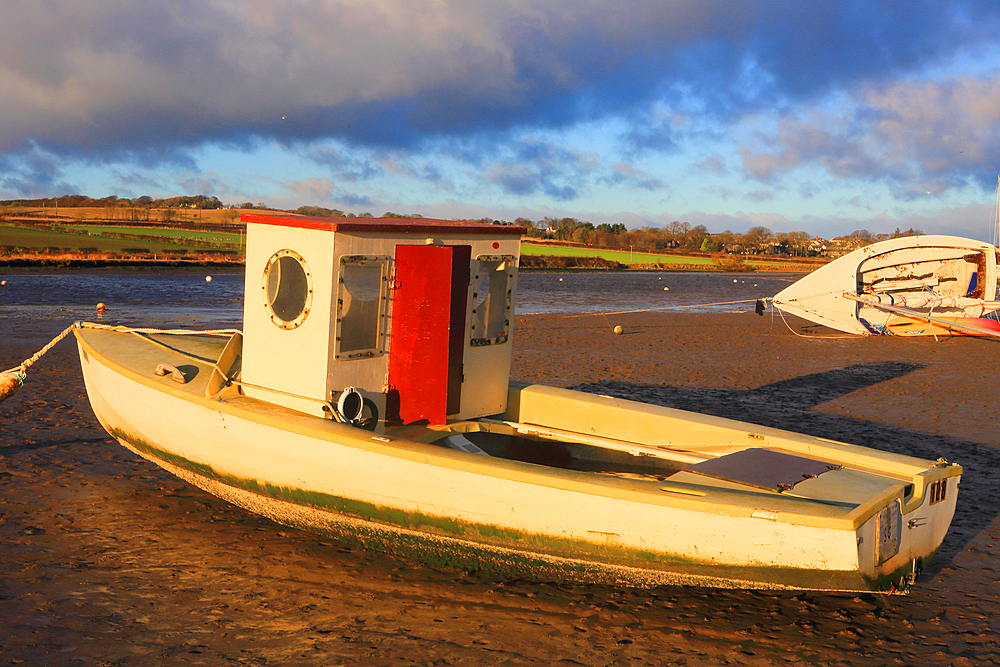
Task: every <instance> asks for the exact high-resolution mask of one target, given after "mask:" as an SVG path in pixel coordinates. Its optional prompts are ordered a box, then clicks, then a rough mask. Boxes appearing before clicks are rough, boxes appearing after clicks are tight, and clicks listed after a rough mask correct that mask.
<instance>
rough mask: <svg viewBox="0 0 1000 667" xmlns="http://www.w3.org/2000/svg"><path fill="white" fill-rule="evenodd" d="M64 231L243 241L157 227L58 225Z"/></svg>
mask: <svg viewBox="0 0 1000 667" xmlns="http://www.w3.org/2000/svg"><path fill="white" fill-rule="evenodd" d="M60 227H65V228H66V229H71V230H76V231H85V232H87V233H88V234H90V235H91V236H101V235H103V234H134V235H135V236H159V237H164V236H167V237H170V238H174V239H200V240H202V241H215V242H217V243H230V244H233V245H236V244H239V243H241V242H242V240H243V235H242V234H240V233H239V232H235V231H234V232H232V233H227V232H206V231H202V230H200V229H189V228H185V229H168V228H165V227H162V228H161V227H157V228H154V229H150V228H149V227H110V226H109V227H102V226H100V225H60Z"/></svg>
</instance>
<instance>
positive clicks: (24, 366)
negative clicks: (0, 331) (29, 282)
mask: <svg viewBox="0 0 1000 667" xmlns="http://www.w3.org/2000/svg"><path fill="white" fill-rule="evenodd" d="M74 329H105V330H108V331H116V332H120V333H133V334H137V335H138V334H167V335H183V334H202V335H206V336H232V335H233V334H236V333H242V332H241V331H240V330H239V329H208V330H205V331H192V330H190V329H156V328H151V327H126V326H123V325H113V324H97V323H96V322H74V323H73V324H71V325H70V326H68V327H66V329H65V330H64V331H62V332H61V333H60V334H59V335H58V336H56V337H55V338H53V339H52V340H51V341H49V343H48V344H47V345H45V347H43V348H42V349H40V350H38V352H35V353H34V354H33V355H31V356H30V357H28V358H27V359H25V360H24V361H22V362H21V363H20V364H19V365H17V366H14V367H13V368H8V369H7V370H5V371H0V402H2V401H3V400H4V399H6V398H8V397H10V396H12V395H13V394H14V393H15V392H17V390H18V389H20V388H21V387H22V386H24V380H25V378H26V377H27V371H28V369H29V368H30V367H31V365H32V364H34V363H35V362H36V361H38V360H39V359H41V358H42V356H44V355H45V354H46V353H47V352H48V351H49V350H51V349H52V348H53V347H55V346H56V345H57V344H58V343H59V341H61V340H62V339H63V338H65V337H66V336H68V335H69V334H70V333H72V331H73V330H74ZM147 340H149V341H150V342H151V343H157V341H154V340H152V339H147ZM157 344H158V343H157ZM181 354H183V353H181Z"/></svg>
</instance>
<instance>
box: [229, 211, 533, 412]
mask: <svg viewBox="0 0 1000 667" xmlns="http://www.w3.org/2000/svg"><path fill="white" fill-rule="evenodd" d="M242 220H243V222H245V223H246V226H247V248H246V278H245V280H246V291H245V299H244V302H245V305H244V313H243V358H242V378H241V381H242V387H243V390H244V392H245V393H246V394H247V395H248V396H252V397H255V398H259V399H262V400H265V401H268V402H270V403H274V404H278V405H282V406H284V407H288V408H292V409H295V410H298V411H301V412H305V413H308V414H314V415H321V416H328V417H334V418H337V419H340V420H344V421H348V422H351V423H363V424H364V425H365V426H366V427H368V428H371V429H373V430H382V429H384V427H385V425H386V424H387V423H388V424H390V425H392V424H410V423H420V422H423V423H427V424H430V425H436V424H444V423H446V422H447V421H448V420H453V419H454V420H462V419H472V418H476V417H482V416H487V415H495V414H498V413H501V412H503V411H504V410H505V409H506V407H507V405H506V404H507V388H508V381H509V375H510V360H511V346H512V336H511V333H512V332H511V323H512V321H513V304H514V294H515V291H516V283H517V262H518V253H519V249H520V239H521V234H522V233H523V231H524V230H523V229H522V228H520V227H512V226H504V225H491V224H483V223H466V222H451V221H444V220H428V219H380V218H324V217H302V216H274V215H260V214H246V213H245V214H243V216H242ZM333 411H336V413H334V412H333Z"/></svg>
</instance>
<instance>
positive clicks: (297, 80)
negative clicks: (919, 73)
mask: <svg viewBox="0 0 1000 667" xmlns="http://www.w3.org/2000/svg"><path fill="white" fill-rule="evenodd" d="M6 9H7V16H6V18H5V21H4V22H3V27H0V63H2V64H0V87H2V89H3V90H4V91H5V94H4V96H3V100H2V101H0V116H2V117H3V118H4V123H3V124H2V127H0V151H8V152H9V151H19V150H23V149H24V148H25V147H26V146H27V142H29V141H31V140H34V141H36V142H38V144H39V145H42V146H45V147H47V148H50V149H52V150H57V151H59V152H61V153H63V152H70V153H81V154H87V153H108V152H111V153H115V154H118V155H133V156H137V157H139V158H141V159H147V160H148V159H151V156H155V155H170V153H169V148H170V147H173V146H182V147H183V146H191V145H197V144H200V143H202V142H206V141H209V142H224V143H233V144H237V145H239V144H241V143H242V142H248V141H250V140H251V138H252V137H269V138H273V139H277V140H279V141H284V142H308V141H313V140H316V139H320V138H324V137H334V138H339V139H342V140H344V141H347V142H349V143H352V144H355V145H366V146H400V147H405V146H414V145H416V144H417V143H419V142H420V141H421V140H424V139H426V138H427V137H429V136H430V137H434V136H447V137H455V136H468V135H471V134H475V133H478V132H483V131H488V132H495V131H498V130H504V129H509V128H516V127H524V126H534V127H561V126H566V125H570V124H574V123H577V122H579V121H581V120H583V119H588V118H601V117H605V116H608V115H614V114H620V113H624V112H626V111H629V110H633V109H635V108H641V107H642V106H643V105H646V104H650V103H652V102H653V101H656V100H666V101H667V102H668V103H669V104H672V105H679V106H688V107H691V106H693V107H695V108H697V109H700V110H701V111H702V112H703V113H705V114H710V115H713V116H717V117H719V118H734V117H737V116H739V115H740V114H742V113H745V112H746V111H747V110H748V109H752V108H761V107H764V106H772V107H773V106H774V105H775V104H781V103H787V102H789V101H794V100H801V99H808V98H810V97H815V96H817V95H819V94H821V93H823V92H825V91H827V90H829V89H831V88H832V87H836V86H839V85H843V84H845V83H850V84H851V85H856V84H857V82H859V81H868V82H872V83H877V82H881V81H886V80H889V79H891V78H892V77H895V76H897V75H898V74H899V73H900V72H906V71H911V70H913V69H914V68H916V67H918V66H921V65H922V64H924V63H926V62H928V61H930V60H932V59H937V58H942V57H945V56H947V55H949V54H950V53H952V52H953V51H955V50H956V49H959V48H973V47H974V46H975V44H977V43H978V42H981V41H982V40H984V39H989V40H993V39H995V34H996V29H997V26H998V21H997V17H998V12H1000V9H998V7H997V5H996V3H993V2H989V3H987V2H982V3H980V2H973V1H970V0H966V1H952V2H944V3H942V2H907V3H896V2H874V3H873V2H870V0H864V1H852V2H839V3H808V2H807V3H803V2H800V1H794V2H793V1H790V0H789V1H779V0H772V1H764V0H758V1H757V2H753V1H747V2H741V3H732V2H729V1H728V0H727V1H725V2H723V1H722V0H701V1H698V2H695V1H693V0H689V1H678V2H670V3H649V2H645V1H644V0H643V1H639V0H636V1H633V2H616V3H603V2H596V0H595V1H593V2H581V3H573V4H572V5H571V6H570V5H564V4H563V3H546V2H526V3H517V4H508V3H496V2H494V1H493V0H462V1H461V2H459V1H458V0H454V1H452V2H431V1H430V0H426V1H425V2H419V1H418V2H409V3H403V2H399V3H347V2H343V3H337V2H333V3H315V2H307V1H306V0H291V1H289V2H283V3H277V4H276V3H272V2H269V1H266V0H245V1H243V2H235V1H232V0H229V1H227V0H214V1H211V0H209V1H205V0H201V1H196V0H186V1H184V0H181V1H178V0H169V1H167V0H145V1H135V0H132V1H129V0H106V1H104V2H101V3H87V4H86V5H82V4H80V3H75V2H72V1H70V0H63V1H61V2H60V1H54V2H44V3H41V2H39V3H16V5H15V7H14V8H11V7H7V8H6ZM632 140H633V142H635V143H636V144H637V145H640V144H641V145H650V144H652V145H655V146H656V147H657V148H659V149H661V150H668V149H670V148H671V146H672V138H671V135H670V134H669V133H667V132H665V131H663V129H662V127H660V128H659V129H657V128H656V127H655V126H654V125H649V124H647V125H646V126H645V128H643V126H642V124H641V123H639V124H638V127H637V129H636V130H635V134H634V137H633V139H632ZM165 148H166V149H168V152H167V153H163V152H162V151H163V150H164V149H165Z"/></svg>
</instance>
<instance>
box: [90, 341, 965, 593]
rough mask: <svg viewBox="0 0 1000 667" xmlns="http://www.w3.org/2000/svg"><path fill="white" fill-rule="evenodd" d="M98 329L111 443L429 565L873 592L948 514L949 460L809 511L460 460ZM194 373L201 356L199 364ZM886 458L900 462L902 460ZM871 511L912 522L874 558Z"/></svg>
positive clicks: (102, 398) (673, 485) (669, 422)
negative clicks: (216, 381)
mask: <svg viewBox="0 0 1000 667" xmlns="http://www.w3.org/2000/svg"><path fill="white" fill-rule="evenodd" d="M115 335H117V336H120V337H122V338H123V340H124V339H128V338H129V336H128V335H127V334H124V335H122V334H113V333H109V332H94V331H87V330H81V331H78V339H79V342H80V349H81V362H82V367H83V375H84V378H85V381H86V385H87V391H88V394H89V396H90V400H91V403H92V406H93V408H94V411H95V413H96V415H97V417H98V419H99V420H100V422H101V423H102V425H103V426H104V427H105V428H106V429H107V430H108V432H109V433H111V434H112V435H113V436H114V437H115V438H117V439H118V441H119V442H121V443H122V444H123V445H125V446H126V447H128V448H129V449H131V450H132V451H134V452H136V453H138V454H139V455H141V456H143V457H145V458H147V459H149V460H151V461H153V462H155V463H157V464H158V465H160V466H162V467H164V468H165V469H167V470H169V471H170V472H172V473H174V474H176V475H178V476H179V477H182V478H183V479H186V480H188V481H190V482H191V483H193V484H196V485H197V486H199V487H201V488H203V489H205V490H207V491H209V492H210V493H213V494H215V495H217V496H219V497H221V498H223V499H225V500H227V501H230V502H233V503H235V504H237V505H240V506H242V507H245V508H247V509H248V510H250V511H253V512H256V513H259V514H262V515H265V516H269V517H271V518H273V519H275V520H276V521H279V522H281V523H285V524H289V525H295V526H299V527H303V528H307V529H311V530H318V531H321V532H325V533H332V534H335V535H338V536H340V537H342V538H345V539H353V540H357V541H360V542H362V543H364V544H366V545H373V544H377V545H380V546H381V547H382V548H387V549H392V550H394V551H398V550H404V551H406V552H408V553H411V554H412V555H414V556H416V557H418V558H421V559H424V560H428V561H431V562H441V563H446V564H450V565H453V566H457V567H460V568H467V569H476V570H491V571H496V572H497V573H498V574H504V573H505V574H507V575H514V576H531V577H535V578H541V579H553V578H555V579H561V578H571V579H575V580H582V581H603V582H612V583H618V584H621V583H624V584H628V585H659V584H708V585H714V586H736V587H749V588H792V589H796V588H807V589H828V590H869V589H876V590H887V589H892V588H895V587H899V586H900V583H901V581H900V580H901V577H903V575H904V574H905V573H907V572H908V571H910V570H911V569H912V568H914V567H915V563H918V562H919V561H921V560H922V559H926V558H928V557H930V556H931V555H932V554H933V553H934V552H935V551H936V550H937V548H938V547H939V545H940V543H941V541H942V540H943V538H944V535H945V533H946V531H947V528H948V525H949V524H950V521H951V518H952V514H953V512H954V506H955V497H956V496H957V485H958V481H959V476H958V473H960V469H957V470H954V469H951V470H936V469H930V470H927V471H925V472H920V473H916V474H915V475H914V477H913V480H914V483H911V494H910V496H904V495H902V494H901V493H898V492H895V491H891V490H889V491H886V492H885V496H886V497H884V498H880V499H877V504H878V505H879V506H878V507H875V506H874V505H871V506H869V504H866V505H864V506H862V505H859V506H858V507H855V508H846V509H845V507H844V506H843V505H846V504H847V503H840V504H839V505H838V503H826V504H824V503H820V504H819V505H820V507H819V510H817V508H816V503H813V502H810V501H808V500H806V499H803V498H801V497H797V496H796V495H795V494H779V493H767V494H765V493H762V492H760V491H759V490H752V489H750V490H748V489H745V488H733V485H725V484H723V485H720V486H715V487H713V486H711V485H708V486H699V485H698V484H692V483H690V482H689V481H685V480H684V479H682V478H683V477H684V475H689V473H683V474H682V475H680V476H679V477H678V478H677V480H678V481H675V478H673V477H671V478H668V479H667V480H666V481H665V482H658V481H652V482H651V481H646V480H628V479H620V478H616V477H608V476H605V475H599V474H596V473H587V472H576V471H571V470H554V469H551V468H548V467H546V466H541V465H534V464H530V463H523V462H519V461H510V460H503V459H498V458H495V457H485V456H476V455H472V454H467V453H464V452H458V451H454V450H450V449H447V448H444V447H440V446H437V445H433V444H425V443H423V442H419V441H416V440H407V439H406V438H403V437H396V436H394V435H392V434H388V435H386V436H383V435H378V434H375V433H371V432H368V431H365V430H362V429H358V428H354V427H351V426H348V425H345V424H340V423H336V422H333V421H330V420H325V419H322V418H318V417H313V416H309V415H305V414H301V413H296V412H294V411H292V410H288V409H285V408H281V407H277V406H273V405H269V404H267V403H264V402H262V401H259V400H257V399H252V398H248V397H245V396H241V395H238V394H237V393H236V392H233V393H232V394H230V395H229V396H227V397H226V398H224V400H219V399H218V398H207V397H205V396H204V395H203V394H202V393H199V392H198V391H196V389H197V387H196V386H195V387H194V389H192V388H191V387H187V386H179V385H177V384H176V383H172V382H171V380H170V379H169V378H168V377H163V378H161V377H155V376H152V375H146V374H145V373H143V372H138V371H136V370H134V369H132V368H129V367H128V362H127V359H128V358H129V356H130V355H133V356H135V354H134V353H133V352H131V351H130V350H129V349H128V347H127V346H128V344H129V343H130V341H128V340H124V343H119V342H118V341H116V340H112V339H110V338H108V337H109V336H115ZM140 344H141V342H140ZM122 345H124V347H121V348H120V349H119V346H122ZM121 350H124V351H121ZM173 361H174V362H175V363H176V360H173ZM139 367H141V366H139ZM209 372H210V371H209V369H208V367H205V368H204V369H203V372H202V373H201V375H202V376H203V377H207V375H208V373H209ZM192 384H193V385H196V384H197V383H192ZM532 391H533V390H532V389H530V388H529V389H528V390H524V391H522V392H521V395H522V399H521V401H522V403H521V408H520V409H521V412H522V413H527V412H528V407H527V406H530V405H532V404H531V403H529V399H530V400H536V401H538V405H545V404H546V401H556V400H558V401H562V402H563V403H565V404H567V405H568V406H569V408H570V409H569V410H568V412H569V413H576V414H581V413H592V414H593V415H594V418H595V419H601V417H600V411H601V410H613V411H617V412H615V414H616V415H617V419H616V420H614V421H613V422H612V423H614V422H618V423H627V422H629V421H643V422H645V423H647V424H648V425H651V428H653V430H657V429H661V430H662V429H671V428H672V427H673V425H676V424H680V423H682V422H683V423H684V424H685V428H687V429H689V430H690V437H691V438H693V439H695V440H697V437H698V436H697V434H698V433H706V434H708V433H711V434H712V438H715V440H712V442H715V441H716V440H717V439H718V434H717V433H716V432H723V433H730V435H729V436H727V437H730V438H731V439H732V440H733V441H734V442H737V443H739V442H744V443H745V440H746V438H747V437H748V436H747V432H746V428H747V426H746V425H743V424H739V423H736V422H727V421H726V420H719V419H714V418H707V417H703V416H698V415H686V413H679V412H678V411H672V410H668V409H665V408H654V407H652V406H645V405H641V404H633V403H630V402H627V401H620V400H614V401H612V400H611V399H602V398H599V397H594V396H590V395H584V394H577V393H575V392H568V391H565V390H544V391H542V390H539V392H538V395H537V396H535V394H533V393H532ZM513 395H514V396H515V398H516V396H517V395H518V394H517V393H516V392H515V394H513ZM533 396H534V398H532V397H533ZM573 401H577V402H578V404H573ZM602 401H603V402H604V403H603V404H602V403H601V402H602ZM567 402H568V403H567ZM523 417H524V414H522V418H523ZM692 419H693V420H694V426H693V427H692V426H691V422H692ZM550 426H553V427H559V426H560V424H551V425H550ZM754 428H755V429H756V430H757V432H758V434H763V435H758V434H750V435H752V436H753V437H756V438H760V439H762V440H763V439H766V440H767V441H769V442H770V441H773V442H774V443H777V445H778V446H781V443H782V439H783V438H785V439H787V443H786V444H785V446H786V447H787V448H789V449H791V448H792V447H793V446H795V447H798V448H800V450H801V449H802V448H803V447H804V448H805V449H811V450H812V451H814V452H818V453H820V454H823V455H829V453H830V452H831V451H834V452H841V453H842V454H843V455H845V456H846V455H847V454H848V453H851V452H853V450H854V449H858V450H860V448H852V447H851V446H849V445H839V444H837V443H832V444H831V443H826V442H825V441H821V440H820V439H816V438H808V437H806V436H794V435H792V434H784V433H782V432H780V431H774V430H771V429H762V428H760V427H754ZM581 430H582V429H581ZM591 431H593V429H591ZM668 432H669V431H668ZM740 438H742V440H740ZM695 444H697V443H695ZM743 446H745V444H743ZM838 448H839V449H838ZM885 456H887V457H889V456H892V455H885ZM896 458H898V459H900V461H895V460H894V461H895V462H894V465H896V466H897V467H898V468H899V469H900V470H904V469H905V470H906V471H911V469H912V470H913V471H915V470H918V469H919V466H914V465H913V464H911V463H910V461H909V460H906V461H903V460H902V459H905V458H906V457H896ZM862 460H863V457H862ZM876 464H877V463H873V464H872V465H876ZM953 468H957V466H953ZM903 476H904V477H905V474H904V475H903ZM932 479H933V480H938V481H939V482H940V483H943V484H944V485H945V486H944V488H945V490H946V493H945V494H944V495H945V497H946V499H945V500H944V501H939V502H937V503H936V504H934V506H933V507H932V506H931V498H930V494H928V493H927V492H926V489H925V488H924V487H925V486H926V485H925V484H924V482H925V481H926V482H927V484H929V483H930V481H931V480H932ZM942 480H943V481H942ZM808 481H809V482H812V480H808ZM914 484H916V486H917V487H919V488H916V489H915V490H914V489H913V487H914ZM803 485H804V486H807V484H806V483H803ZM888 488H889V487H887V489H888ZM892 488H896V487H892ZM893 503H898V505H893ZM884 508H897V509H898V511H897V514H899V517H898V519H894V520H896V521H900V522H902V525H904V526H905V525H906V524H907V522H908V520H909V518H910V517H915V516H918V515H919V517H920V523H919V525H918V526H916V527H914V526H911V527H910V528H906V527H903V528H901V529H899V528H898V527H897V528H895V529H894V530H899V531H900V535H899V537H898V538H894V539H898V545H894V546H896V547H898V552H897V553H895V554H894V555H893V556H891V557H890V558H888V559H886V560H885V561H884V562H877V561H878V560H879V559H878V557H877V555H876V554H875V551H876V550H877V549H878V546H877V545H879V544H880V538H879V535H878V534H877V531H878V529H879V528H878V523H879V521H880V518H879V516H880V514H879V512H880V510H881V511H882V516H883V519H882V520H883V521H885V519H884V517H885V516H888V514H886V513H885V512H886V510H885V509H884ZM886 529H887V528H886V526H885V525H883V526H882V530H886Z"/></svg>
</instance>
